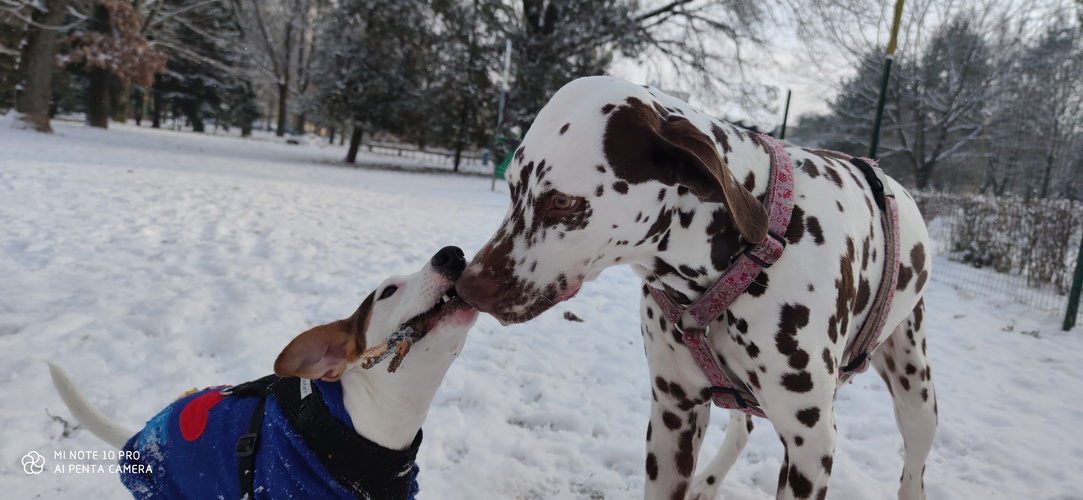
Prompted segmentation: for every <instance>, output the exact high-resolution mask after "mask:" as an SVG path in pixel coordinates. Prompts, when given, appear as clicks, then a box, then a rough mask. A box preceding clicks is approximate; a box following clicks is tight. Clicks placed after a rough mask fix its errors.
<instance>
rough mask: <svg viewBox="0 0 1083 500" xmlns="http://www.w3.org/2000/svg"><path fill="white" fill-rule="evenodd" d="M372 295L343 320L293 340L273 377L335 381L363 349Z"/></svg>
mask: <svg viewBox="0 0 1083 500" xmlns="http://www.w3.org/2000/svg"><path fill="white" fill-rule="evenodd" d="M371 308H372V295H369V297H368V298H367V299H365V302H364V303H362V304H361V307H359V308H358V309H357V312H355V313H354V314H353V316H350V317H349V318H346V319H341V320H338V321H335V322H332V323H328V324H326V325H320V326H317V327H315V328H312V329H311V330H308V331H306V332H304V333H302V334H300V335H298V336H297V337H295V338H294V339H293V340H292V341H291V342H290V343H289V345H287V346H286V348H285V349H283V350H282V353H281V354H279V355H278V359H276V360H275V375H278V376H279V377H294V376H296V377H302V378H307V379H317V378H318V379H323V380H325V381H328V382H334V381H336V380H338V379H339V378H341V377H342V374H343V373H345V372H346V369H347V368H349V366H350V363H352V362H354V361H356V360H357V358H358V357H359V356H360V355H361V352H362V351H364V350H365V336H364V332H365V329H366V328H367V327H368V323H369V312H370V310H371Z"/></svg>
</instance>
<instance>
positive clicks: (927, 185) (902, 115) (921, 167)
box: [789, 0, 1083, 200]
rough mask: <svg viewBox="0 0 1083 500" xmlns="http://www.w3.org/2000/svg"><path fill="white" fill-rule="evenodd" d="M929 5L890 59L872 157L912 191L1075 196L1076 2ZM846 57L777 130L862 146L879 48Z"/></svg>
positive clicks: (1079, 8)
mask: <svg viewBox="0 0 1083 500" xmlns="http://www.w3.org/2000/svg"><path fill="white" fill-rule="evenodd" d="M933 5H947V6H948V7H950V8H944V9H942V10H940V11H939V12H937V14H938V15H937V16H935V20H934V21H933V22H930V23H927V24H925V25H924V26H920V28H921V30H920V31H919V30H918V27H917V26H914V25H911V26H910V29H911V32H912V33H917V34H915V35H913V36H912V38H911V41H912V42H914V43H913V44H912V45H911V46H910V47H909V50H905V51H900V53H899V54H896V57H895V62H894V66H893V70H892V75H891V80H890V82H889V87H888V88H889V90H888V94H887V102H886V107H885V112H884V121H883V125H882V128H881V132H880V145H879V146H880V147H879V151H878V152H877V156H878V157H879V159H880V163H881V165H882V166H884V167H885V169H887V170H888V171H889V172H891V173H892V174H893V175H895V176H896V177H897V178H900V179H902V180H904V181H905V182H907V183H909V184H910V185H912V186H915V187H917V188H918V189H934V190H943V191H951V192H968V193H982V194H992V195H997V196H1002V195H1013V196H1019V197H1022V198H1024V199H1030V198H1055V199H1073V200H1079V199H1081V198H1083V184H1080V182H1081V181H1083V2H1081V1H1079V0H1076V8H1075V9H1073V7H1072V5H1071V4H1069V3H1061V4H1059V5H1054V6H1053V8H1051V9H1050V10H1046V11H1040V10H1037V9H1033V7H1035V6H1034V3H1033V2H1028V3H1026V4H1024V5H1018V4H1017V5H1009V6H1008V8H1006V9H1002V8H1000V7H998V6H997V5H954V4H952V3H951V2H938V3H933ZM979 9H980V10H979ZM1021 13H1025V14H1026V15H1020V14H1021ZM913 22H914V23H915V24H916V23H917V22H918V21H913ZM918 35H920V36H918ZM853 56H854V57H853V60H854V63H853V66H852V68H853V73H852V74H853V76H851V77H848V78H844V79H843V81H842V82H841V88H840V92H839V93H838V96H837V98H836V99H835V100H834V101H833V102H832V103H831V106H830V112H829V113H827V114H824V115H819V116H805V117H802V119H801V121H800V124H799V126H798V129H797V130H795V131H794V134H791V135H790V137H789V138H791V139H793V140H794V141H796V142H806V143H814V144H816V145H818V146H820V147H824V148H830V149H838V150H842V151H846V152H849V153H851V154H857V155H866V154H867V153H868V145H869V138H870V136H871V132H872V131H871V125H872V119H871V117H872V115H873V111H874V106H875V102H876V99H877V95H878V91H879V85H880V78H881V70H882V68H883V48H882V47H868V46H867V45H866V48H865V49H864V50H863V51H855V53H853Z"/></svg>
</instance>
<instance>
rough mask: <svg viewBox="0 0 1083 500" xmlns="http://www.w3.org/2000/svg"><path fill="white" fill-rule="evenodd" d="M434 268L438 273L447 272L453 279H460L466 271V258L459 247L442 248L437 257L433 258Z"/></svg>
mask: <svg viewBox="0 0 1083 500" xmlns="http://www.w3.org/2000/svg"><path fill="white" fill-rule="evenodd" d="M430 262H432V267H433V269H436V270H438V271H443V272H447V273H448V274H450V275H451V276H450V277H451V279H458V277H459V275H460V274H462V272H463V269H466V258H464V257H463V251H462V249H460V248H459V247H444V248H441V249H440V251H439V252H436V255H433V256H432V260H431V261H430Z"/></svg>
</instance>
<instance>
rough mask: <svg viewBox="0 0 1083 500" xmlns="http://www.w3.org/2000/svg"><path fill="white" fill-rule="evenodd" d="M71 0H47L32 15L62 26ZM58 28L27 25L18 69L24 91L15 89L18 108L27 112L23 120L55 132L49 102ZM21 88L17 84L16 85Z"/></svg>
mask: <svg viewBox="0 0 1083 500" xmlns="http://www.w3.org/2000/svg"><path fill="white" fill-rule="evenodd" d="M68 2H69V0H47V1H46V2H45V8H46V9H48V10H47V11H45V12H42V11H40V10H36V9H35V10H34V13H33V15H32V16H31V19H32V20H33V21H34V22H35V23H37V24H40V25H44V26H59V25H60V24H61V23H63V22H64V19H65V17H66V16H67V15H68ZM56 35H57V32H56V30H52V29H43V28H39V27H37V26H35V25H33V24H31V25H29V26H28V27H27V35H26V41H25V44H26V45H24V46H23V52H22V54H21V55H20V57H19V60H20V61H23V62H21V63H20V64H19V68H18V70H16V71H17V73H16V74H17V75H18V80H17V81H19V82H21V83H22V85H21V88H22V89H23V90H22V91H18V90H17V91H16V92H17V93H16V95H15V109H16V110H17V111H19V112H20V113H23V114H24V115H26V116H25V117H24V118H23V120H25V121H26V122H27V123H30V124H31V125H32V126H33V128H34V130H37V131H39V132H52V131H53V129H52V127H51V126H49V102H50V101H51V100H52V91H53V84H52V82H53V70H54V69H55V68H56V59H55V56H56V38H57V37H56ZM17 88H18V87H17Z"/></svg>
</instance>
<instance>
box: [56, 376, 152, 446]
mask: <svg viewBox="0 0 1083 500" xmlns="http://www.w3.org/2000/svg"><path fill="white" fill-rule="evenodd" d="M49 374H50V375H52V377H53V385H54V386H56V392H58V393H60V399H63V400H64V404H65V405H67V406H68V410H70V411H71V414H72V415H74V416H75V419H76V420H78V421H79V423H81V424H83V427H86V429H87V430H88V431H90V433H91V434H93V435H95V436H98V438H99V439H101V440H102V441H105V442H106V443H109V444H110V445H112V446H113V447H114V448H116V449H118V450H119V449H121V448H123V447H124V444H125V443H127V442H128V439H129V438H131V437H132V436H133V435H135V432H132V431H130V430H128V429H125V428H124V427H122V426H121V425H120V424H119V423H117V422H116V421H114V420H112V419H110V418H109V417H107V416H105V415H103V414H102V412H100V411H98V409H97V408H94V407H93V406H91V405H90V402H89V401H87V400H86V398H84V397H83V395H82V394H80V393H79V389H78V388H76V387H75V383H74V382H72V381H71V378H69V377H68V374H67V373H64V370H63V369H62V368H60V367H59V366H56V365H54V364H52V363H49Z"/></svg>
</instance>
